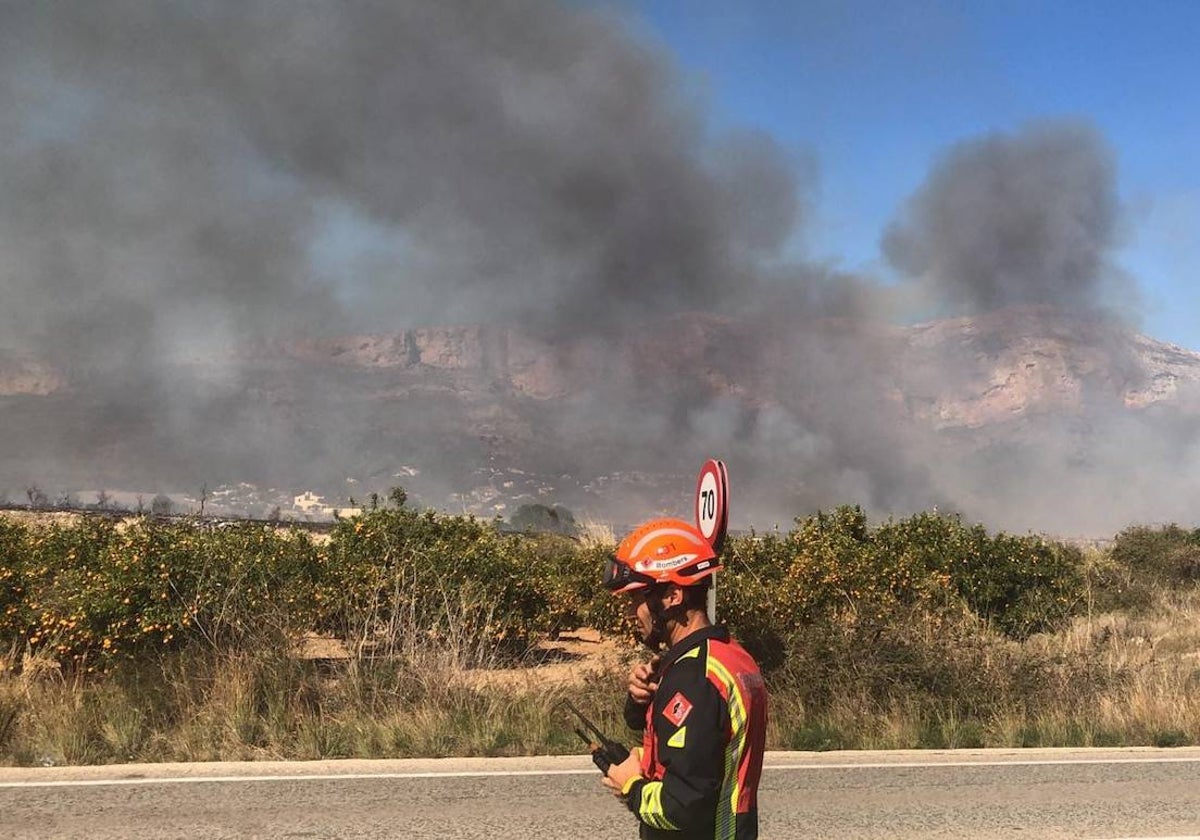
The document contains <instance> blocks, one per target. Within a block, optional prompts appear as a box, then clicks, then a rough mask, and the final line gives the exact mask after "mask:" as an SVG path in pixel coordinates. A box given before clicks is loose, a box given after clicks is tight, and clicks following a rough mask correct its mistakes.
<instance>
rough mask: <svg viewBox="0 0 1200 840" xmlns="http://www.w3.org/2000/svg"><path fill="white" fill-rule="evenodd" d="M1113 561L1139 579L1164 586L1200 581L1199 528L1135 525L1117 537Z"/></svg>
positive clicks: (1183, 584)
mask: <svg viewBox="0 0 1200 840" xmlns="http://www.w3.org/2000/svg"><path fill="white" fill-rule="evenodd" d="M1111 556H1112V559H1113V560H1114V561H1115V562H1116V563H1118V564H1119V565H1120V566H1122V567H1124V568H1126V569H1128V570H1129V572H1130V573H1131V574H1132V575H1133V576H1134V577H1135V578H1137V579H1139V580H1141V581H1144V582H1147V583H1151V584H1157V585H1162V586H1185V585H1192V584H1195V583H1196V582H1197V581H1200V529H1197V530H1192V531H1189V530H1187V529H1185V528H1181V527H1179V526H1178V525H1174V524H1172V525H1167V526H1165V527H1161V528H1150V527H1146V526H1142V525H1139V526H1134V527H1131V528H1126V529H1125V530H1124V531H1121V532H1120V533H1119V534H1117V536H1116V539H1115V540H1114V541H1113V546H1112V551H1111Z"/></svg>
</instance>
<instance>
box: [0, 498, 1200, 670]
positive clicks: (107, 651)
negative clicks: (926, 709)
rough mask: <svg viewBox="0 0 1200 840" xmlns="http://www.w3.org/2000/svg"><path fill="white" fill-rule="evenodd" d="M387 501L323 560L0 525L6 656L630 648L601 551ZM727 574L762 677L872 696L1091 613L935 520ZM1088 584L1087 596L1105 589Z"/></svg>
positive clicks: (744, 561) (1043, 573)
mask: <svg viewBox="0 0 1200 840" xmlns="http://www.w3.org/2000/svg"><path fill="white" fill-rule="evenodd" d="M389 498H390V501H391V503H392V504H391V506H387V507H384V506H379V505H378V500H377V502H376V506H375V507H374V509H372V510H370V511H369V512H367V513H365V514H363V515H361V516H357V517H354V518H351V519H343V520H339V521H338V523H337V524H336V526H335V528H334V530H333V533H332V534H331V536H330V539H329V541H328V542H327V543H324V544H320V545H318V544H315V543H314V542H313V541H312V540H311V539H310V538H309V537H308V536H307V535H305V534H304V533H303V532H291V531H288V530H286V529H282V528H278V529H277V528H269V527H261V526H251V525H240V526H233V527H210V526H205V525H201V524H200V523H198V522H194V521H179V522H164V521H156V520H154V519H151V518H138V519H134V520H132V521H130V522H128V523H126V524H123V525H114V524H113V523H112V522H110V521H108V520H106V519H101V518H95V519H91V518H85V519H83V520H80V521H78V522H77V523H75V524H70V525H62V524H55V525H49V526H45V527H33V526H26V525H21V524H17V523H15V522H11V521H8V520H0V552H3V556H4V558H5V563H4V564H3V565H2V566H0V649H17V650H26V649H28V650H30V651H32V652H36V651H38V650H46V651H51V652H53V653H54V654H55V655H56V656H57V657H58V658H59V659H60V660H61V661H62V662H64V663H67V664H72V665H75V666H83V667H86V668H95V667H107V666H108V665H110V664H111V663H112V662H114V661H121V660H126V659H136V658H138V657H140V656H142V655H143V654H146V653H149V652H156V651H162V650H169V649H172V648H186V647H189V646H199V647H200V648H205V649H213V650H217V651H221V650H240V649H246V648H248V647H250V646H254V645H257V644H269V645H283V644H286V642H287V640H288V639H293V638H295V637H296V636H298V635H300V634H301V633H304V632H306V631H312V630H316V631H322V632H328V633H333V634H335V635H337V636H339V637H340V638H342V639H344V640H346V641H347V642H348V643H349V644H350V645H351V647H352V648H353V650H355V651H356V652H358V653H359V654H373V655H386V654H396V653H404V652H405V651H407V650H411V649H413V648H414V647H419V646H420V645H421V644H425V643H428V642H429V641H431V640H432V641H436V642H437V643H438V644H440V645H442V646H443V647H444V648H445V649H447V650H449V651H451V652H452V653H453V654H454V655H455V656H458V657H459V658H460V659H461V660H462V661H471V662H476V663H479V662H483V661H485V660H487V659H488V658H489V657H493V656H496V655H500V654H505V655H508V654H520V653H522V652H523V651H525V650H527V649H528V648H529V647H530V645H531V644H532V643H534V642H536V641H537V640H538V639H540V638H544V637H545V636H547V635H552V634H554V633H555V632H557V631H559V630H563V629H569V628H573V627H577V626H580V625H584V624H587V625H590V626H593V627H596V628H597V629H600V630H602V631H605V632H609V633H624V632H626V631H627V630H628V627H627V624H626V620H625V618H624V615H623V612H624V611H623V600H622V599H621V598H615V597H613V596H611V595H609V594H608V593H607V592H605V591H604V590H603V588H602V587H601V586H600V576H601V569H602V568H603V563H604V558H605V556H606V554H607V553H608V552H609V551H610V550H611V547H610V546H602V545H590V544H587V545H585V544H580V543H579V542H576V541H575V540H573V539H569V538H566V537H563V536H559V535H556V534H546V533H532V532H526V533H520V534H514V533H505V532H504V531H503V530H502V529H500V528H499V527H497V526H498V524H499V523H497V522H487V521H481V520H478V519H475V518H474V517H469V516H468V517H464V516H446V515H441V514H437V513H434V512H432V511H418V510H414V509H411V508H408V507H406V506H405V502H406V496H405V494H404V492H403V491H402V490H396V491H393V492H392V493H391V494H390V496H389ZM1194 538H1195V535H1194V534H1189V533H1187V532H1180V531H1178V529H1176V531H1170V532H1167V533H1166V534H1144V533H1142V532H1129V533H1127V535H1126V536H1125V538H1124V539H1123V541H1119V547H1120V548H1121V549H1122V551H1123V552H1124V553H1122V554H1120V557H1121V558H1122V560H1121V563H1119V564H1116V565H1117V566H1118V567H1120V568H1126V567H1132V566H1134V565H1138V566H1139V567H1145V568H1151V567H1153V568H1160V567H1161V568H1166V569H1168V570H1169V574H1170V575H1174V576H1175V578H1178V577H1179V576H1180V575H1182V574H1183V571H1181V570H1183V569H1185V568H1186V558H1187V557H1189V556H1190V555H1188V554H1187V553H1186V551H1185V550H1184V549H1185V548H1189V547H1190V546H1192V542H1191V540H1194ZM1163 545H1165V546H1167V548H1168V549H1169V550H1167V551H1165V553H1164V550H1161V546H1163ZM1145 546H1150V548H1145ZM1139 547H1140V548H1139ZM1135 548H1137V549H1138V550H1137V551H1135V550H1134V549H1135ZM1151 549H1153V550H1151ZM1155 552H1157V553H1155ZM1146 557H1154V558H1160V557H1165V558H1166V559H1155V560H1146V559H1145V558H1146ZM722 562H723V564H724V570H723V571H722V572H721V573H720V574H719V575H718V593H719V604H720V613H721V618H722V620H724V621H725V622H727V623H728V624H729V625H730V626H731V627H732V629H733V630H734V632H735V634H736V635H737V636H738V637H739V638H740V639H742V640H743V642H744V643H745V644H746V645H747V647H748V648H750V649H751V651H752V652H753V653H754V654H755V655H756V656H757V657H758V658H759V660H760V661H761V662H762V663H763V664H764V666H765V667H767V668H768V669H774V668H776V667H779V666H780V665H781V664H782V663H783V662H784V661H785V660H787V659H789V658H794V657H795V656H796V655H798V652H803V655H804V656H808V657H810V658H811V659H812V660H813V661H819V660H821V659H822V658H823V657H835V658H836V657H840V656H845V655H846V651H847V650H849V649H852V648H854V647H855V646H862V647H863V648H864V649H867V650H876V651H879V652H880V654H879V656H877V657H876V659H875V660H874V661H875V662H876V663H878V662H879V661H882V660H881V659H880V657H884V656H885V655H886V656H892V660H889V661H890V662H891V663H892V664H890V665H888V666H887V668H885V669H884V672H886V674H885V675H884V676H881V677H880V679H881V680H884V681H886V680H889V679H896V677H895V672H896V671H897V670H899V669H902V668H908V669H909V670H910V671H912V672H920V670H921V669H920V667H918V666H916V665H914V664H913V662H912V660H911V656H910V653H909V652H906V651H909V648H910V647H911V645H909V644H908V642H896V641H895V640H896V639H897V638H898V637H897V635H896V633H895V629H896V628H897V627H905V628H907V627H911V626H912V625H913V623H914V622H918V623H921V622H923V623H924V624H925V625H927V626H935V625H939V623H940V624H947V623H952V622H953V621H956V620H958V618H960V617H962V616H969V617H972V616H973V617H977V618H979V619H981V620H983V621H984V622H987V623H988V624H990V625H991V626H992V627H993V628H995V629H997V630H999V631H1001V632H1003V633H1005V634H1007V635H1009V636H1011V637H1014V638H1022V637H1024V636H1027V635H1029V634H1030V633H1034V632H1038V631H1042V630H1047V629H1052V628H1054V627H1057V626H1060V625H1061V623H1062V622H1063V621H1065V620H1066V619H1067V618H1069V617H1070V615H1071V614H1072V612H1073V611H1074V610H1077V609H1079V608H1080V607H1081V605H1083V604H1084V603H1085V602H1086V601H1087V599H1086V598H1085V597H1084V596H1083V594H1082V592H1083V585H1084V578H1083V571H1082V570H1083V567H1084V563H1083V559H1082V555H1081V554H1080V552H1079V551H1078V550H1077V549H1074V548H1072V547H1069V546H1066V545H1063V544H1060V543H1054V542H1050V541H1047V540H1044V539H1042V538H1039V537H1034V536H1027V537H1015V536H1010V535H1006V534H1003V533H1000V534H994V535H993V534H989V533H988V532H987V531H986V530H985V529H983V528H982V527H979V526H966V525H964V524H963V523H962V522H961V521H960V520H959V519H958V518H957V517H951V516H943V515H940V514H937V513H921V514H917V515H916V516H913V517H910V518H908V519H904V520H899V521H895V520H889V521H887V522H885V523H883V524H881V525H879V526H876V527H872V526H871V525H870V524H869V523H868V521H867V517H866V514H865V513H864V512H863V511H862V509H861V508H858V507H840V508H837V509H835V510H833V511H829V512H820V513H817V514H814V515H812V516H809V517H806V518H803V519H797V520H796V522H795V523H794V526H793V527H792V529H791V530H790V531H788V532H786V533H781V532H777V531H776V532H771V533H767V534H749V535H742V536H735V537H732V538H731V539H729V540H728V541H727V543H726V547H725V549H724V553H723V556H722ZM1121 564H1124V565H1121ZM1089 574H1090V575H1091V576H1090V577H1089V578H1088V582H1089V584H1090V585H1091V586H1092V587H1095V586H1096V585H1097V581H1098V580H1100V578H1097V577H1096V576H1095V575H1094V574H1092V573H1091V572H1089ZM1173 579H1174V578H1173ZM1100 585H1101V586H1103V585H1105V584H1104V583H1103V581H1102V580H1100ZM939 626H940V625H939ZM889 640H892V641H889ZM893 643H894V644H893ZM888 645H893V646H892V647H891V648H889V647H888ZM888 650H890V651H892V653H886V651H888ZM871 667H874V666H871ZM863 668H864V669H866V670H868V671H869V670H870V669H869V668H867V666H866V665H865V664H864V665H863ZM888 668H890V669H891V670H890V671H889V670H888ZM881 673H883V672H881ZM938 679H941V678H937V679H935V678H934V677H929V678H928V681H929V682H931V683H935V682H937V681H938ZM942 682H945V680H942Z"/></svg>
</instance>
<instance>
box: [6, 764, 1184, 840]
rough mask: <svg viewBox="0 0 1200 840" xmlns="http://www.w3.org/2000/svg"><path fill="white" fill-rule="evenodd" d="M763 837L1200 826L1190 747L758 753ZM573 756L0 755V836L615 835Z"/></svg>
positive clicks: (1167, 831)
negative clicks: (44, 763) (7, 763)
mask: <svg viewBox="0 0 1200 840" xmlns="http://www.w3.org/2000/svg"><path fill="white" fill-rule="evenodd" d="M760 799H761V810H762V821H761V836H762V837H763V838H764V840H769V838H818V837H820V838H830V837H837V838H867V837H870V838H941V837H945V838H950V837H953V838H964V837H970V838H988V837H1004V838H1012V837H1036V838H1091V839H1092V840H1101V838H1103V840H1114V839H1115V838H1121V839H1122V840H1125V839H1126V838H1148V837H1160V838H1161V837H1175V838H1179V837H1195V838H1198V840H1200V748H1183V749H1173V750H1154V749H1132V750H969V751H968V750H957V751H952V752H951V751H947V752H943V751H920V752H910V751H902V752H885V753H873V752H836V753H769V754H768V756H767V769H766V770H765V772H764V774H763V782H762V787H761V791H760ZM635 836H636V829H635V826H634V822H633V818H632V816H631V815H630V814H629V813H628V812H626V811H624V810H623V809H622V808H621V807H620V806H619V804H618V803H617V802H616V801H615V800H613V799H612V798H611V796H610V795H609V794H607V793H606V792H605V791H604V790H603V789H602V788H601V787H600V785H599V776H598V773H597V772H596V771H595V769H594V768H593V767H592V765H591V763H590V761H589V760H588V759H587V758H586V757H578V756H559V757H553V758H519V759H437V760H406V761H334V762H254V763H214V764H162V765H145V764H143V765H116V766H107V767H83V768H22V769H17V768H0V837H5V838H14V840H16V839H17V838H96V839H97V840H103V838H127V837H129V838H181V840H183V839H184V838H186V840H200V838H204V840H217V839H218V838H329V839H330V840H332V838H351V837H353V838H385V837H388V838H390V837H404V838H424V837H428V838H439V840H455V838H487V840H549V838H555V840H560V839H561V838H572V839H573V838H587V840H610V839H611V840H628V838H632V837H635Z"/></svg>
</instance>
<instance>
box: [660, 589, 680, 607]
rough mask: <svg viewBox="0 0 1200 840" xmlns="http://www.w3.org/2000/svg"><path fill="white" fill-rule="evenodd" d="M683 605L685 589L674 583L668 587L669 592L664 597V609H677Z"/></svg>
mask: <svg viewBox="0 0 1200 840" xmlns="http://www.w3.org/2000/svg"><path fill="white" fill-rule="evenodd" d="M682 603H683V587H682V586H678V585H676V584H674V583H672V584H671V585H670V586H668V587H667V592H666V594H665V595H663V606H664V607H677V606H679V605H680V604H682Z"/></svg>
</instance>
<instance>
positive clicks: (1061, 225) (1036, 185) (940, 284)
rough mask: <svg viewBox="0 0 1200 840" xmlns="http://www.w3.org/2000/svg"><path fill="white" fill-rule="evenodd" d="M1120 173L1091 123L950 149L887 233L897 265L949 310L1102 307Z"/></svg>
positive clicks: (1042, 127)
mask: <svg viewBox="0 0 1200 840" xmlns="http://www.w3.org/2000/svg"><path fill="white" fill-rule="evenodd" d="M1117 230H1118V200H1117V189H1116V171H1115V165H1114V163H1113V160H1112V154H1111V152H1110V151H1109V149H1108V148H1107V146H1106V144H1105V143H1104V141H1103V139H1102V138H1101V137H1100V136H1099V135H1098V134H1097V132H1096V131H1095V130H1094V129H1093V128H1091V127H1089V126H1088V125H1084V124H1079V123H1067V122H1061V123H1046V124H1037V125H1033V126H1029V127H1026V128H1024V129H1022V130H1021V131H1018V132H1016V133H1015V134H1012V135H1005V134H994V135H990V136H987V137H984V138H982V139H976V140H969V141H966V142H963V143H961V144H959V145H958V146H956V147H954V148H953V149H951V150H950V151H949V152H948V153H947V154H946V155H945V156H944V157H943V158H942V159H941V160H940V161H939V162H938V163H937V164H936V165H935V166H934V168H933V171H932V172H931V173H930V176H929V178H928V180H927V181H926V183H925V184H924V185H923V186H922V187H921V188H920V189H919V190H918V191H917V193H916V194H915V195H914V196H913V197H912V198H911V199H910V200H909V202H908V204H907V206H906V207H905V208H904V210H903V212H902V213H901V215H900V217H899V219H897V221H896V222H894V223H893V224H892V225H891V227H890V228H889V229H888V230H887V232H886V234H885V236H884V240H883V247H884V252H885V254H886V255H887V256H888V258H889V259H890V261H891V262H892V264H893V265H894V266H896V267H897V268H898V269H900V270H901V271H903V272H904V273H905V274H907V275H909V276H910V277H913V278H915V279H916V280H917V281H918V282H919V283H920V284H922V285H923V286H924V287H925V292H926V294H927V295H928V297H929V299H930V300H931V301H933V302H935V305H936V306H938V307H940V308H943V309H948V310H949V314H974V313H977V312H988V311H991V310H993V309H999V308H1001V307H1005V306H1013V305H1027V304H1048V305H1052V306H1057V307H1060V308H1062V309H1066V310H1071V311H1077V310H1080V309H1089V310H1099V309H1105V308H1107V307H1108V306H1109V305H1110V304H1111V302H1112V298H1111V294H1112V292H1113V280H1114V279H1115V278H1116V275H1117V269H1116V268H1115V267H1114V266H1113V265H1112V262H1111V257H1112V250H1113V248H1114V246H1115V245H1116V235H1117Z"/></svg>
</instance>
